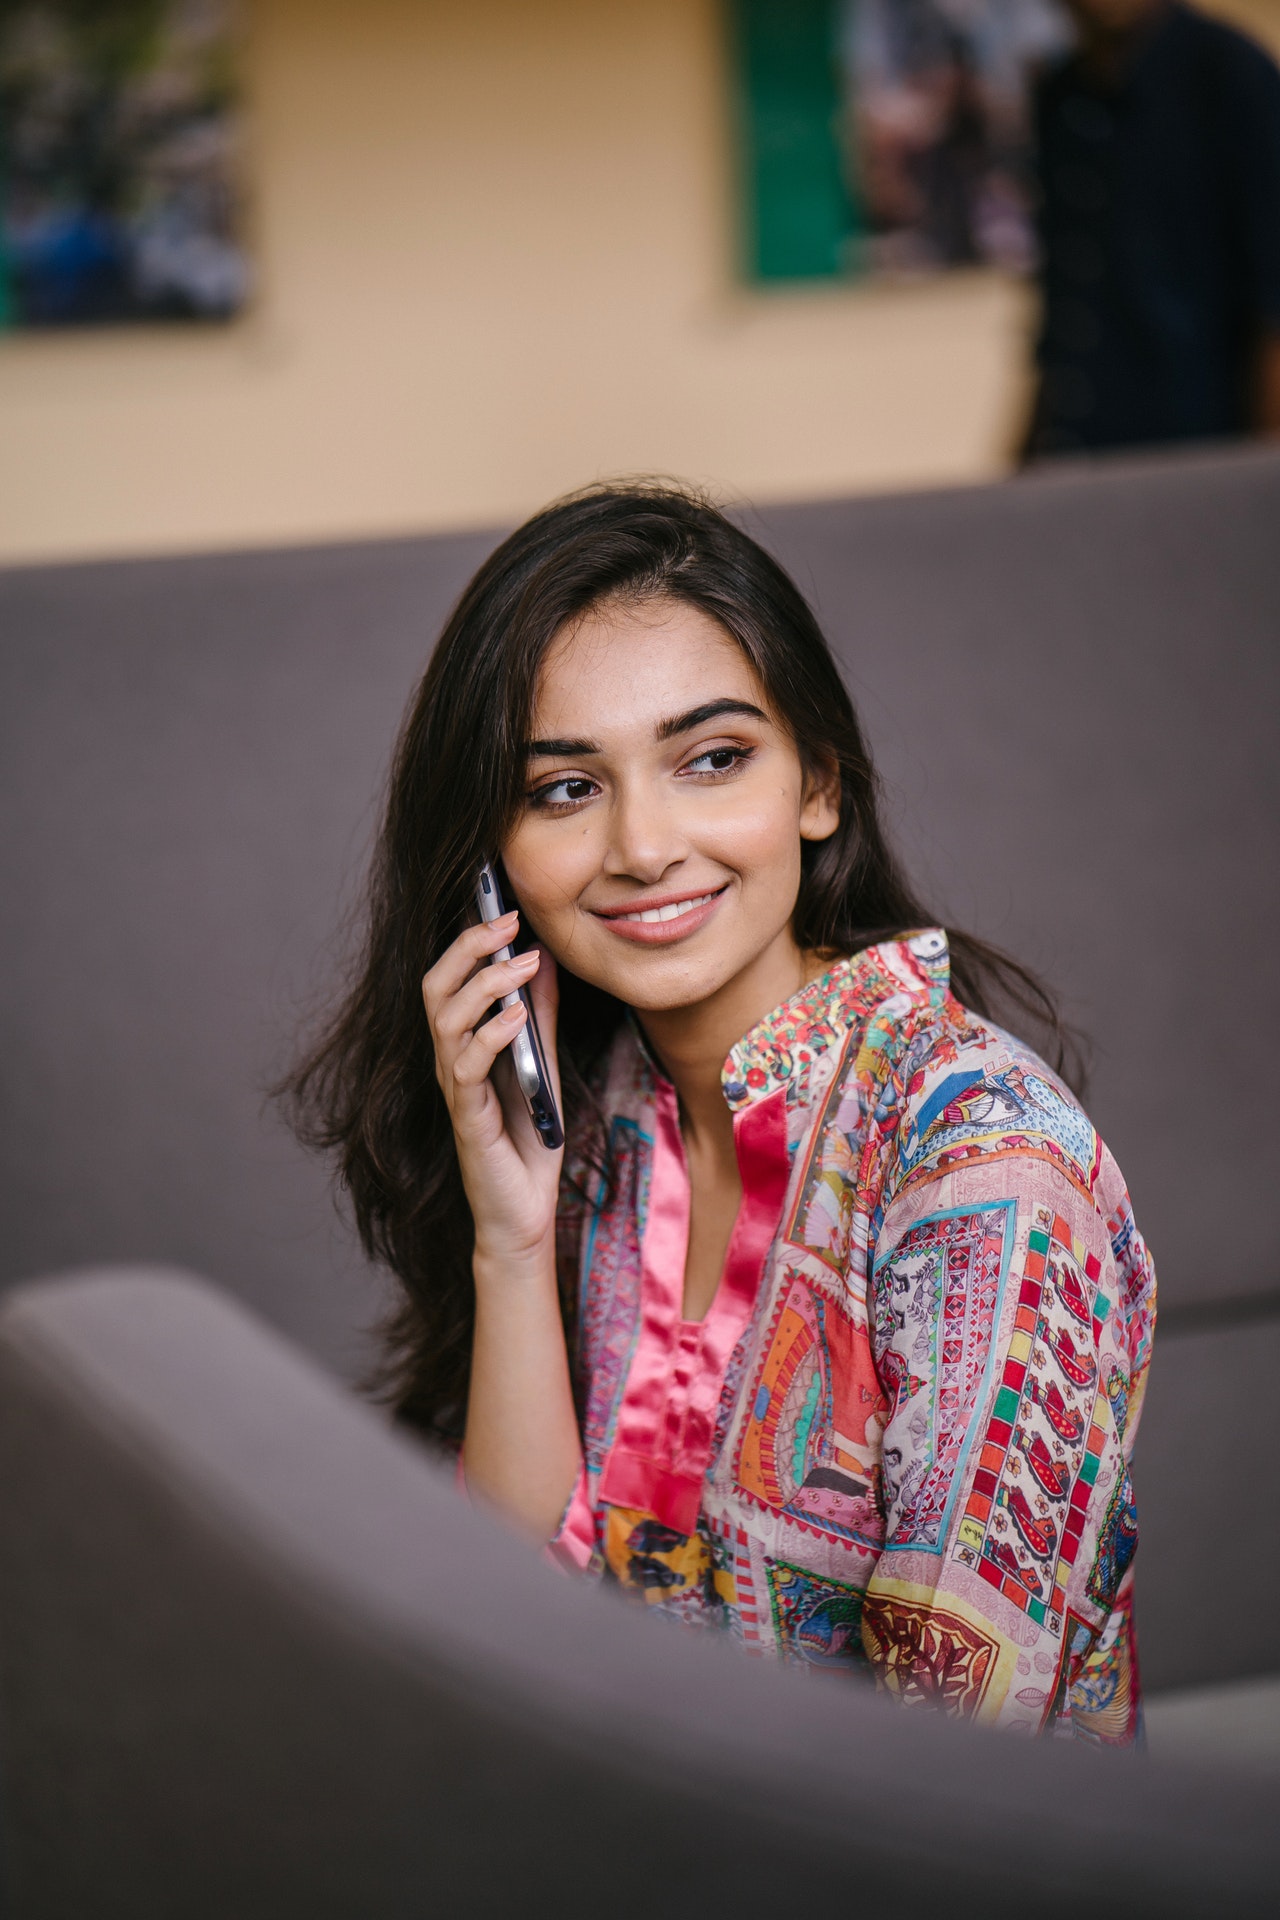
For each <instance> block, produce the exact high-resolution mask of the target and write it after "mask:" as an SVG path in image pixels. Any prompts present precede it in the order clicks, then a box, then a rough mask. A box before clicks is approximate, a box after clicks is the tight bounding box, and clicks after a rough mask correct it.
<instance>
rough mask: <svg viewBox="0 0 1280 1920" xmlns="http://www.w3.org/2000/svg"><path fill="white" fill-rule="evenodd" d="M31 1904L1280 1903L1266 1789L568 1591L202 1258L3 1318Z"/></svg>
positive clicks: (37, 1302)
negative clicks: (744, 1651) (1003, 1731)
mask: <svg viewBox="0 0 1280 1920" xmlns="http://www.w3.org/2000/svg"><path fill="white" fill-rule="evenodd" d="M0 1705H2V1707H3V1729H4V1745H5V1760H6V1771H7V1783H6V1786H7V1791H6V1802H7V1813H8V1825H9V1832H10V1839H11V1852H12V1870H13V1874H14V1882H15V1897H16V1902H17V1911H18V1912H19V1913H20V1914H22V1915H23V1916H29V1917H30V1920H45V1917H46V1916H50V1917H52V1916H54V1915H58V1916H71V1915H75V1916H77V1917H78V1916H80V1915H87V1914H93V1915H94V1916H101V1920H115V1916H120V1917H121V1920H124V1916H126V1915H127V1916H129V1920H147V1917H148V1916H153V1915H154V1916H156V1917H157V1920H160V1916H165V1920H168V1916H172V1915H175V1914H181V1915H182V1916H183V1920H205V1916H208V1920H215V1917H216V1920H226V1916H228V1915H230V1914H234V1915H235V1916H236V1920H252V1917H253V1916H258V1915H262V1916H268V1915H270V1916H272V1917H273V1920H278V1917H279V1916H291V1915H295V1914H296V1915H298V1916H302V1915H306V1916H308V1920H323V1917H324V1916H327V1915H332V1916H334V1920H339V1917H341V1920H350V1916H352V1915H355V1914H359V1915H360V1916H361V1917H362V1920H383V1916H392V1915H395V1916H399V1915H404V1916H409V1915H417V1914H420V1913H422V1912H430V1911H435V1910H442V1911H445V1912H449V1911H461V1912H465V1913H467V1914H469V1915H470V1914H477V1915H487V1914H493V1915H495V1916H496V1915H500V1914H501V1915H506V1914H510V1913H524V1912H540V1911H543V1910H544V1908H551V1907H552V1906H554V1909H555V1910H556V1911H559V1912H563V1913H565V1914H576V1913H582V1914H587V1913H593V1914H594V1913H598V1912H609V1913H611V1914H619V1915H624V1916H625V1915H632V1914H634V1915H637V1916H639V1915H641V1914H646V1915H647V1914H651V1913H652V1912H653V1911H654V1910H655V1909H658V1908H665V1909H666V1910H669V1911H677V1912H693V1911H695V1910H697V1909H699V1908H701V1907H703V1906H704V1905H705V1906H706V1907H708V1908H710V1907H711V1906H712V1905H713V1904H714V1906H715V1907H716V1908H717V1909H719V1908H721V1907H723V1909H724V1910H725V1911H728V1912H743V1913H748V1914H761V1915H763V1914H765V1913H772V1912H775V1911H778V1910H779V1909H782V1908H787V1909H792V1908H796V1907H802V1906H805V1905H806V1904H808V1905H812V1906H814V1907H815V1909H816V1908H817V1907H818V1906H819V1905H820V1904H821V1905H827V1904H830V1905H833V1906H834V1904H835V1903H837V1902H838V1903H840V1905H841V1906H843V1905H845V1904H847V1903H849V1902H850V1901H852V1902H854V1903H856V1904H858V1905H860V1906H861V1905H868V1906H877V1907H890V1908H891V1910H892V1911H893V1912H894V1913H895V1914H897V1915H901V1916H903V1920H911V1917H912V1916H917V1915H919V1916H923V1915H925V1914H926V1913H930V1914H931V1913H935V1912H937V1911H939V1910H940V1909H941V1910H945V1911H946V1912H947V1913H948V1914H954V1915H957V1916H965V1915H975V1916H976V1915H979V1914H981V1915H983V1916H1003V1915H1010V1916H1012V1915H1015V1914H1016V1915H1017V1916H1019V1920H1022V1917H1023V1916H1025V1914H1026V1913H1027V1912H1028V1911H1034V1912H1035V1913H1037V1914H1040V1915H1059V1914H1060V1915H1066V1914H1067V1913H1072V1914H1075V1913H1078V1912H1079V1911H1080V1910H1081V1908H1082V1907H1083V1906H1084V1905H1086V1904H1087V1908H1088V1910H1089V1911H1090V1912H1091V1913H1096V1914H1099V1915H1108V1914H1115V1915H1117V1916H1118V1915H1121V1914H1124V1915H1133V1914H1160V1915H1164V1916H1179V1915H1184V1914H1187V1915H1189V1914H1205V1915H1214V1916H1217V1915H1220V1914H1222V1913H1224V1912H1231V1913H1233V1914H1248V1913H1255V1912H1256V1913H1259V1914H1261V1913H1262V1912H1264V1911H1269V1910H1270V1908H1269V1898H1270V1889H1272V1888H1273V1887H1274V1884H1275V1875H1276V1873H1277V1871H1278V1870H1280V1841H1278V1840H1277V1837H1276V1834H1275V1829H1274V1823H1273V1822H1272V1821H1271V1819H1270V1817H1269V1816H1270V1811H1271V1799H1270V1791H1269V1789H1267V1788H1265V1787H1261V1786H1259V1785H1257V1784H1256V1783H1254V1782H1253V1781H1252V1780H1250V1779H1249V1778H1247V1777H1242V1778H1239V1779H1234V1780H1233V1779H1230V1778H1208V1779H1206V1778H1199V1777H1197V1776H1195V1775H1192V1774H1186V1775H1183V1774H1180V1773H1174V1772H1160V1771H1158V1770H1156V1769H1148V1768H1145V1767H1143V1766H1142V1765H1141V1764H1134V1763H1133V1762H1132V1761H1127V1760H1125V1761H1117V1760H1115V1759H1114V1758H1112V1759H1108V1758H1106V1757H1103V1756H1096V1755H1088V1754H1080V1753H1077V1752H1074V1751H1070V1750H1068V1749H1066V1748H1063V1747H1057V1748H1054V1747H1052V1746H1047V1747H1041V1748H1037V1749H1035V1750H1034V1751H1030V1750H1028V1749H1026V1748H1025V1747H1024V1746H1022V1745H1021V1744H1020V1743H1016V1742H1014V1741H1012V1740H1010V1739H1008V1738H1001V1737H999V1736H993V1735H989V1734H982V1733H979V1732H977V1731H975V1730H973V1729H969V1728H963V1727H956V1726H953V1725H949V1724H946V1723H943V1722H941V1721H939V1720H937V1719H935V1718H934V1717H933V1716H927V1715H926V1716H920V1715H914V1716H913V1715H909V1714H904V1713H901V1712H899V1711H897V1710H895V1709H894V1708H892V1707H890V1706H887V1705H886V1704H885V1703H883V1702H881V1701H879V1700H877V1699H875V1698H873V1697H871V1696H869V1695H866V1694H864V1693H863V1692H861V1691H860V1690H856V1689H853V1688H850V1687H848V1686H844V1685H840V1684H838V1683H835V1682H831V1683H828V1684H825V1685H824V1684H820V1683H818V1682H816V1681H815V1682H811V1683H810V1684H801V1683H800V1682H799V1681H798V1680H797V1678H796V1676H795V1675H794V1674H792V1673H789V1672H784V1671H779V1670H777V1669H774V1668H769V1667H765V1666H762V1665H758V1664H755V1663H752V1662H748V1661H744V1660H742V1659H741V1658H740V1657H738V1656H737V1655H736V1654H734V1653H733V1652H731V1651H729V1650H728V1649H727V1648H725V1647H724V1646H722V1645H721V1644H719V1643H714V1642H707V1641H704V1640H701V1639H698V1638H696V1637H691V1636H685V1635H683V1634H680V1633H675V1632H672V1631H671V1630H670V1629H669V1628H667V1627H665V1626H663V1625H661V1624H658V1623H654V1622H652V1621H650V1620H647V1619H645V1618H643V1617H642V1616H638V1615H636V1614H634V1613H633V1612H632V1611H631V1610H630V1609H626V1608H624V1607H622V1606H621V1605H619V1604H618V1603H616V1602H611V1601H610V1600H608V1599H607V1598H606V1597H604V1596H602V1595H601V1594H600V1593H598V1592H597V1591H594V1590H592V1589H590V1588H588V1587H586V1586H584V1585H581V1584H579V1583H576V1582H572V1581H568V1580H566V1579H564V1578H563V1577H562V1576H561V1575H560V1574H558V1573H556V1572H554V1571H552V1570H551V1569H549V1568H548V1567H546V1566H545V1565H543V1564H542V1563H541V1561H540V1560H539V1559H538V1558H537V1557H536V1556H535V1555H534V1554H533V1553H531V1552H530V1551H529V1550H527V1549H526V1548H524V1547H523V1546H521V1545H520V1544H519V1543H517V1542H516V1541H515V1540H514V1539H512V1538H509V1537H508V1536H507V1535H506V1534H505V1533H503V1532H501V1531H499V1530H498V1529H497V1528H496V1527H495V1526H494V1525H492V1524H491V1523H490V1522H488V1521H487V1520H486V1519H485V1518H484V1517H483V1516H482V1515H480V1514H477V1513H474V1512H472V1511H470V1510H469V1509H468V1508H467V1507H466V1505H465V1504H464V1503H463V1502H462V1501H461V1500H460V1499H459V1498H458V1497H457V1495H456V1494H455V1492H454V1490H453V1488H452V1486H451V1485H450V1484H449V1481H448V1479H447V1478H446V1477H445V1476H444V1475H442V1474H441V1473H440V1472H439V1471H437V1470H435V1469H433V1468H432V1467H431V1466H429V1465H428V1464H427V1462H426V1461H425V1460H424V1458H423V1457H422V1456H421V1455H420V1454H419V1453H418V1452H417V1451H416V1450H415V1449H414V1448H413V1447H412V1446H411V1445H410V1444H409V1443H408V1442H406V1441H405V1440H403V1439H401V1438H400V1437H399V1436H397V1435H395V1434H393V1433H391V1432H389V1431H388V1430H386V1428H385V1427H384V1426H383V1424H382V1423H381V1421H380V1420H379V1419H378V1418H377V1417H376V1416H375V1415H374V1414H372V1413H371V1412H370V1411H368V1410H367V1409H366V1408H364V1407H362V1406H360V1405H358V1404H357V1403H355V1402H354V1401H352V1400H350V1399H349V1398H348V1397H347V1396H346V1394H345V1393H344V1392H343V1391H342V1390H341V1389H339V1388H338V1387H337V1386H335V1385H334V1384H332V1383H331V1382H330V1381H329V1380H327V1379H326V1378H325V1377H324V1376H323V1375H321V1374H320V1373H318V1372H317V1371H316V1370H315V1369H314V1368H313V1367H312V1366H311V1365H310V1364H309V1363H307V1362H305V1361H304V1360H302V1359H301V1358H300V1357H299V1356H298V1355H297V1354H296V1353H294V1352H292V1351H290V1350H289V1349H288V1348H287V1347H286V1346H285V1345H284V1344H283V1343H282V1342H281V1341H280V1340H279V1339H278V1337H276V1336H274V1335H271V1334H269V1333H267V1332H266V1331H265V1330H264V1329H263V1328H262V1327H261V1326H259V1325H258V1324H256V1323H255V1322H253V1321H252V1320H250V1319H249V1318H248V1317H247V1316H246V1315H245V1314H244V1313H243V1312H242V1311H241V1310H239V1309H237V1308H235V1307H234V1306H232V1305H231V1304H230V1303H229V1302H227V1301H225V1300H224V1299H222V1298H220V1297H218V1296H217V1295H215V1294H214V1293H213V1292H212V1291H210V1290H209V1289H207V1288H205V1287H203V1286H202V1285H200V1284H199V1283H197V1282H195V1281H193V1280H191V1279H189V1278H185V1277H182V1276H179V1275H174V1274H168V1275H166V1274H160V1273H154V1272H153V1273H133V1274H130V1273H118V1274H115V1275H107V1276H102V1275H100V1276H98V1277H96V1278H95V1277H89V1278H78V1279H77V1278H72V1279H65V1280H61V1281H58V1282H53V1283H49V1284H47V1285H44V1286H40V1287H34V1288H30V1289H24V1290H22V1291H21V1292H20V1293H18V1294H17V1295H16V1296H14V1297H13V1298H12V1299H11V1300H10V1302H9V1304H8V1306H7V1307H6V1308H5V1310H4V1312H3V1315H2V1316H0Z"/></svg>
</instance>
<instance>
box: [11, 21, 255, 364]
mask: <svg viewBox="0 0 1280 1920" xmlns="http://www.w3.org/2000/svg"><path fill="white" fill-rule="evenodd" d="M235 25H236V22H235V19H234V13H233V7H232V4H231V0H0V326H3V327H10V328H13V327H54V326H76V325H81V326H87V325H116V324H119V323H122V322H129V321H163V320H174V321H183V320H186V321H189V320H226V319H229V318H230V317H232V316H233V315H234V314H236V313H238V312H239V311H240V309H241V308H242V307H243V305H244V303H245V300H246V298H247V296H248V292H249V282H250V276H249V267H248V261H247V258H246V254H245V250H244V244H243V237H242V230H241V220H240V197H239V174H240V121H239V115H238V113H237V94H236V52H237V47H236V35H235Z"/></svg>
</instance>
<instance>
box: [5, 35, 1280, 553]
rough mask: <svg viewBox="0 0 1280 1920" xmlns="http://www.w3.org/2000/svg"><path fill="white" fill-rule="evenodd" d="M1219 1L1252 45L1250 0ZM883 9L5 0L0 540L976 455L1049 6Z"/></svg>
mask: <svg viewBox="0 0 1280 1920" xmlns="http://www.w3.org/2000/svg"><path fill="white" fill-rule="evenodd" d="M1212 10H1213V12H1214V13H1215V14H1221V15H1222V16H1223V17H1226V18H1230V19H1232V20H1234V21H1238V22H1239V23H1240V24H1242V25H1243V26H1245V27H1246V28H1247V29H1248V30H1249V31H1250V32H1251V33H1252V34H1253V35H1255V36H1256V37H1257V38H1258V40H1259V41H1261V42H1262V43H1264V44H1267V45H1271V46H1273V47H1276V46H1280V0H1212ZM897 12H898V13H901V14H902V15H903V17H904V18H906V20H907V23H908V25H909V26H910V28H911V31H910V33H909V34H908V33H903V32H900V33H899V34H898V35H897V36H896V38H895V35H894V33H893V32H892V31H890V28H891V27H892V26H893V23H894V20H895V18H896V17H897V16H896V14H895V0H864V4H862V5H857V4H855V5H853V6H847V5H843V4H838V3H837V0H793V4H790V5H785V6H784V5H781V4H779V3H778V0H646V4H645V5H644V6H643V7H637V6H634V5H625V4H622V0H489V4H486V5H484V6H464V5H453V4H449V3H448V0H427V3H425V4H415V3H414V0H362V4H360V5H358V6H357V5H355V4H352V0H241V4H239V5H236V6H233V5H231V4H229V0H47V4H40V5H32V4H24V3H23V0H5V4H4V5H3V6H2V7H0V21H3V23H4V25H3V28H2V29H0V76H2V78H0V85H2V86H3V90H4V99H5V102H6V112H5V119H6V123H7V125H8V127H9V135H8V137H7V140H6V153H7V159H6V173H7V185H6V201H5V225H4V236H5V260H6V268H5V273H4V284H5V287H6V296H5V301H4V309H5V313H6V316H7V325H8V327H9V332H8V334H7V337H5V338H4V340H3V342H2V345H0V415H2V417H3V420H4V458H3V463H2V465H0V557H3V558H5V559H9V560H32V559H39V558H45V559H52V558H58V557H64V556H70V555H82V554H118V553H144V552H156V551H162V550H164V551H168V550H175V549H191V548H195V547H217V546H228V545H236V546H243V545H246V544H254V545H260V544H264V543H271V542H277V541H298V540H318V539H331V538H341V537H344V536H349V535H360V536H365V535H370V534H386V533H389V532H397V531H406V532H407V531H414V532H421V531H424V530H435V529H453V528H459V527H466V526H470V525H487V524H496V523H498V522H503V521H508V520H511V519H512V518H514V517H517V516H519V515H521V514H523V513H525V512H527V511H528V510H530V509H532V508H533V507H535V506H536V505H537V504H538V503H539V502H541V501H542V500H544V499H546V498H547V497H548V496H550V495H552V494H555V493H557V492H559V491H562V490H564V489H566V488H568V487H572V486H576V485H580V484H581V483H582V481H583V480H584V479H586V478H590V477H591V476H593V475H595V474H597V473H600V472H622V471H650V470H661V471H664V472H674V473H679V474H682V475H684V476H686V477H687V478H690V479H694V480H699V481H706V482H709V483H712V484H714V485H716V486H718V487H720V488H722V489H724V490H727V492H728V493H729V494H730V495H733V496H738V495H741V496H746V497H750V498H765V499H770V500H779V499H790V498H801V497H809V496H813V495H816V494H831V493H847V492H850V491H854V490H857V491H865V490H879V489H896V488H903V487H920V486H936V485H939V484H947V483H954V482H968V481H977V480H983V479H988V478H991V477H993V476H995V475H997V474H999V473H1001V472H1003V471H1004V470H1005V469H1006V468H1007V466H1008V464H1009V460H1010V456H1011V453H1012V450H1013V448H1014V445H1015V443H1016V441H1017V438H1018V436H1019V434H1020V432H1021V430H1022V426H1023V423H1024V418H1025V414H1026V409H1027V405H1028V394H1029V377H1028V347H1029V342H1030V339H1031V337H1032V335H1033V333H1034V328H1035V310H1034V299H1033V297H1032V294H1031V291H1030V288H1029V285H1028V282H1027V279H1026V277H1025V274H1024V272H1023V271H1022V270H1023V268H1024V267H1025V266H1026V264H1027V261H1028V257H1029V249H1030V245H1031V241H1030V230H1029V219H1028V196H1027V191H1026V185H1027V181H1026V143H1027V126H1028V109H1027V104H1026V88H1025V76H1026V73H1027V71H1028V68H1029V67H1031V66H1033V65H1034V64H1035V63H1037V62H1042V61H1043V60H1044V59H1045V57H1046V56H1047V55H1048V54H1049V53H1050V52H1051V51H1052V50H1053V48H1054V47H1055V45H1060V44H1061V43H1062V41H1063V40H1064V38H1065V37H1066V35H1067V33H1068V31H1069V30H1068V28H1067V26H1066V24H1065V17H1064V16H1062V15H1060V14H1056V13H1054V12H1053V11H1052V10H1051V6H1050V0H948V3H947V4H944V0H935V4H933V5H932V6H922V5H916V6H915V7H910V6H906V5H903V6H901V7H899V8H898V9H897ZM851 161H852V164H850V162H851ZM126 228H127V229H128V231H127V234H126V236H125V239H124V240H123V241H122V240H121V233H122V231H123V230H124V229H126ZM125 254H128V256H129V257H128V261H127V263H126V261H125V259H124V256H125ZM939 266H942V267H943V268H944V269H945V270H943V271H938V270H937V269H938V268H939ZM166 313H173V314H179V315H181V314H188V315H190V316H192V317H193V319H194V320H195V321H196V324H191V323H190V322H188V323H187V324H182V325H161V324H157V316H160V315H164V314H166ZM218 314H227V315H234V316H235V318H234V320H233V323H232V324H221V325H220V324H200V320H201V317H202V316H216V315H218ZM126 317H127V318H128V319H129V320H131V321H132V322H133V324H130V325H118V324H110V325H102V324H82V325H72V326H66V325H61V326H57V325H54V326H50V325H49V324H41V323H49V322H58V321H62V322H74V321H76V320H81V321H83V322H85V323H93V322H99V323H101V322H103V321H111V322H116V321H118V320H120V319H122V318H126Z"/></svg>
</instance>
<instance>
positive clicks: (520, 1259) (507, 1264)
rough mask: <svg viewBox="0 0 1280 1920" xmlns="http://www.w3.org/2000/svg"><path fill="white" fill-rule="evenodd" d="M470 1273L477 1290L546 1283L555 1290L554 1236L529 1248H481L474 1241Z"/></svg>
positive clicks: (543, 1284)
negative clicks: (474, 1246)
mask: <svg viewBox="0 0 1280 1920" xmlns="http://www.w3.org/2000/svg"><path fill="white" fill-rule="evenodd" d="M471 1272H472V1275H473V1277H474V1279H475V1283H476V1292H477V1293H481V1292H484V1293H490V1292H492V1291H494V1290H496V1289H502V1290H503V1291H504V1292H506V1291H509V1290H510V1289H511V1288H512V1287H519V1288H521V1290H525V1289H528V1288H538V1287H542V1286H549V1287H550V1288H551V1290H552V1291H553V1292H554V1291H555V1286H556V1252H555V1240H554V1238H552V1239H550V1240H548V1241H546V1242H544V1243H542V1244H541V1245H537V1246H533V1247H520V1248H503V1247H484V1246H480V1245H478V1244H477V1246H476V1249H475V1252H474V1253H473V1255H472V1258H471Z"/></svg>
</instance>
